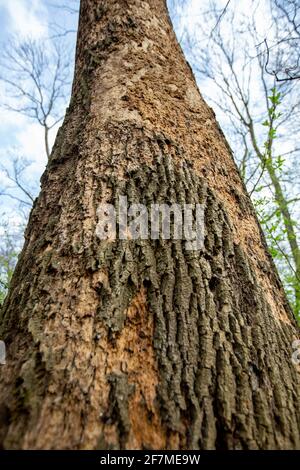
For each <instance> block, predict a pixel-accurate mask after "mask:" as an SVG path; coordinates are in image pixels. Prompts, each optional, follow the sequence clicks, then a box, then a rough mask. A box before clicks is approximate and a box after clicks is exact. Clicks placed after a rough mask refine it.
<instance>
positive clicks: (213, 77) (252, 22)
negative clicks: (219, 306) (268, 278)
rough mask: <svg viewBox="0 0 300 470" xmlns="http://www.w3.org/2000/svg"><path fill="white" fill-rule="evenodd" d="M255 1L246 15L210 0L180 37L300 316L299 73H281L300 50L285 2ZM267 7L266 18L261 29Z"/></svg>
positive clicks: (295, 14)
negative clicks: (284, 15) (289, 76)
mask: <svg viewBox="0 0 300 470" xmlns="http://www.w3.org/2000/svg"><path fill="white" fill-rule="evenodd" d="M292 3H293V2H291V5H292ZM251 5H252V8H251V9H252V14H251V15H250V16H249V15H247V16H246V15H244V12H243V10H241V9H239V5H238V4H237V3H236V2H234V1H232V2H230V4H228V5H227V9H226V14H223V13H224V9H223V8H220V7H219V4H218V3H216V2H212V3H210V9H209V10H208V11H206V12H203V13H204V16H205V21H202V22H201V24H200V23H199V24H197V25H196V27H195V30H194V31H195V32H194V34H189V33H188V32H187V31H186V32H185V37H184V39H183V40H184V43H185V47H186V49H187V50H188V51H189V52H188V57H189V58H190V60H191V62H192V64H193V68H194V70H195V71H196V73H197V76H198V79H199V82H200V83H203V86H204V90H205V88H206V87H208V84H210V86H211V88H210V89H209V95H207V99H208V100H209V102H210V103H212V104H213V105H214V107H215V109H217V110H218V117H219V119H220V121H221V122H222V125H223V127H224V129H225V132H226V135H227V136H228V138H229V141H230V144H231V147H232V148H233V150H234V155H235V159H236V161H237V163H238V166H239V169H240V172H241V175H242V177H243V179H244V181H245V183H246V185H247V187H248V189H249V192H250V194H251V196H252V199H253V201H254V204H255V206H256V209H257V212H258V215H259V218H260V221H261V223H262V227H263V229H264V231H265V233H266V236H267V240H268V243H269V247H270V250H271V253H272V255H273V257H274V259H275V261H276V263H277V266H278V268H279V271H280V273H281V276H282V279H283V281H284V283H285V287H286V291H287V293H288V295H289V299H290V301H291V303H292V305H293V307H294V311H295V315H296V317H298V318H299V312H300V270H299V262H300V257H299V224H298V219H299V217H298V213H299V166H298V164H297V162H298V159H299V146H298V145H297V142H298V139H297V136H299V122H300V121H299V109H300V108H299V104H300V97H299V86H298V83H297V81H296V80H294V81H292V80H281V81H279V80H278V75H279V74H280V70H281V71H283V69H284V65H283V64H284V63H290V64H292V63H293V64H295V63H296V55H297V53H298V50H297V49H295V47H294V39H293V40H291V39H292V37H291V35H292V31H291V28H289V27H288V24H289V22H288V20H286V21H285V22H284V23H282V21H281V13H280V12H281V10H280V6H281V3H280V2H271V3H270V4H267V3H264V4H262V3H261V2H255V1H254V2H252V3H251ZM293 5H294V8H295V11H294V13H293V16H292V17H293V18H297V15H298V10H299V8H298V9H297V8H296V6H297V5H296V3H295V4H294V3H293ZM199 11H200V10H199ZM289 12H290V10H289ZM222 14H223V15H222ZM262 15H263V16H264V18H269V23H268V22H265V25H264V28H263V29H262V25H261V22H260V18H261V17H262ZM220 18H222V19H221V21H220ZM296 23H297V21H296ZM266 34H267V36H265V35H266ZM266 38H267V39H266ZM266 45H267V47H266ZM271 64H273V65H271ZM293 67H294V66H293ZM285 68H286V67H285ZM270 70H275V71H276V72H274V73H273V72H272V73H270ZM291 70H292V69H291ZM293 70H294V71H295V70H296V69H295V67H294V68H293ZM213 90H214V91H213Z"/></svg>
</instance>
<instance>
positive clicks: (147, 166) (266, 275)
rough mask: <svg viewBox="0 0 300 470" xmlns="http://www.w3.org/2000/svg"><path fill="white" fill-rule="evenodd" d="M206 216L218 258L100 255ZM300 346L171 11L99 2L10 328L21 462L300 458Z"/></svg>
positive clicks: (8, 438) (15, 292) (133, 247)
mask: <svg viewBox="0 0 300 470" xmlns="http://www.w3.org/2000/svg"><path fill="white" fill-rule="evenodd" d="M119 195H127V197H128V202H129V203H130V202H140V203H145V204H147V205H149V204H150V203H151V202H154V203H156V202H167V203H172V202H180V203H184V202H186V203H195V202H200V203H201V204H203V205H204V207H205V230H206V232H205V233H206V235H205V243H204V247H203V248H202V249H201V250H199V251H191V250H187V248H186V245H185V242H184V241H181V240H116V241H111V240H100V239H99V238H98V237H97V236H96V227H97V223H98V218H97V208H98V206H99V204H100V203H103V202H109V203H115V201H117V198H118V196H119ZM298 336H299V331H298V328H297V325H296V322H295V320H294V318H293V315H292V313H291V310H290V308H289V305H288V304H287V301H286V298H285V295H284V292H283V289H282V285H281V283H280V281H279V279H278V276H277V273H276V270H275V268H274V265H273V263H272V260H271V259H270V256H269V255H268V253H267V249H266V244H265V241H264V238H263V236H262V234H261V231H260V227H259V225H258V222H257V219H256V217H255V214H254V210H253V207H252V205H251V202H250V199H249V197H248V195H247V193H246V190H245V187H244V186H243V183H242V181H241V178H240V176H239V173H238V171H237V169H236V166H235V164H234V161H233V157H232V154H231V151H230V149H229V147H228V145H227V143H226V141H225V139H224V136H223V134H222V132H221V130H220V129H219V127H218V124H217V122H216V120H215V117H214V113H213V111H212V110H211V109H210V108H209V107H208V106H207V105H206V104H205V102H204V101H203V99H202V97H201V95H200V94H199V92H198V89H197V86H196V84H195V80H194V77H193V74H192V71H191V69H190V68H189V66H188V64H187V63H186V61H185V59H184V57H183V54H182V51H181V49H180V46H179V45H178V43H177V41H176V38H175V35H174V32H173V30H172V26H171V23H170V20H169V17H168V13H167V7H166V4H165V0H151V1H150V0H145V1H142V0H132V1H131V2H127V1H125V0H110V1H109V2H106V1H100V0H82V1H81V8H80V24H79V32H78V43H77V53H76V67H75V79H74V84H73V91H72V99H71V103H70V106H69V108H68V110H67V113H66V117H65V120H64V123H63V125H62V127H61V129H60V130H59V133H58V136H57V138H56V142H55V145H54V149H53V151H52V155H51V157H50V160H49V163H48V166H47V169H46V171H45V173H44V175H43V177H42V187H41V193H40V196H39V198H38V199H37V201H36V203H35V204H34V208H33V210H32V213H31V216H30V220H29V224H28V227H27V230H26V242H25V246H24V249H23V251H22V254H21V255H20V259H19V262H18V265H17V268H16V270H15V273H14V276H13V281H12V285H11V288H10V292H9V295H8V297H7V299H6V301H5V304H4V307H3V310H2V316H1V331H0V338H1V339H2V340H4V341H5V343H6V348H7V358H6V365H3V366H0V367H1V382H0V391H1V407H0V410H1V412H0V415H1V416H0V421H1V442H2V446H3V447H4V448H7V449H19V448H22V449H28V448H33V449H60V448H67V449H215V448H216V449H242V448H243V449H256V448H265V449H270V448H276V449H277V448H278V449H283V448H286V449H289V448H297V447H298V448H299V447H300V432H299V423H300V400H299V398H300V392H299V382H300V380H299V378H300V375H299V368H298V369H297V366H296V365H294V364H293V362H292V358H291V356H292V353H293V349H292V342H293V341H294V340H295V339H297V337H298Z"/></svg>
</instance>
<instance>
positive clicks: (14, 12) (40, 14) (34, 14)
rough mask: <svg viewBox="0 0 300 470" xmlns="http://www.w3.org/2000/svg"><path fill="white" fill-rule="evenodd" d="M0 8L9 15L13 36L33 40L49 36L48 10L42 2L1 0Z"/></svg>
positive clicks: (38, 0) (36, 0) (34, 0)
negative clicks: (28, 37)
mask: <svg viewBox="0 0 300 470" xmlns="http://www.w3.org/2000/svg"><path fill="white" fill-rule="evenodd" d="M0 6H1V7H2V8H4V10H6V13H7V14H8V17H9V31H10V32H11V33H12V34H17V35H21V36H30V37H32V38H40V37H43V36H45V35H47V32H48V27H47V9H46V7H45V5H43V4H42V1H41V0H13V1H7V0H0ZM42 18H43V20H42Z"/></svg>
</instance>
